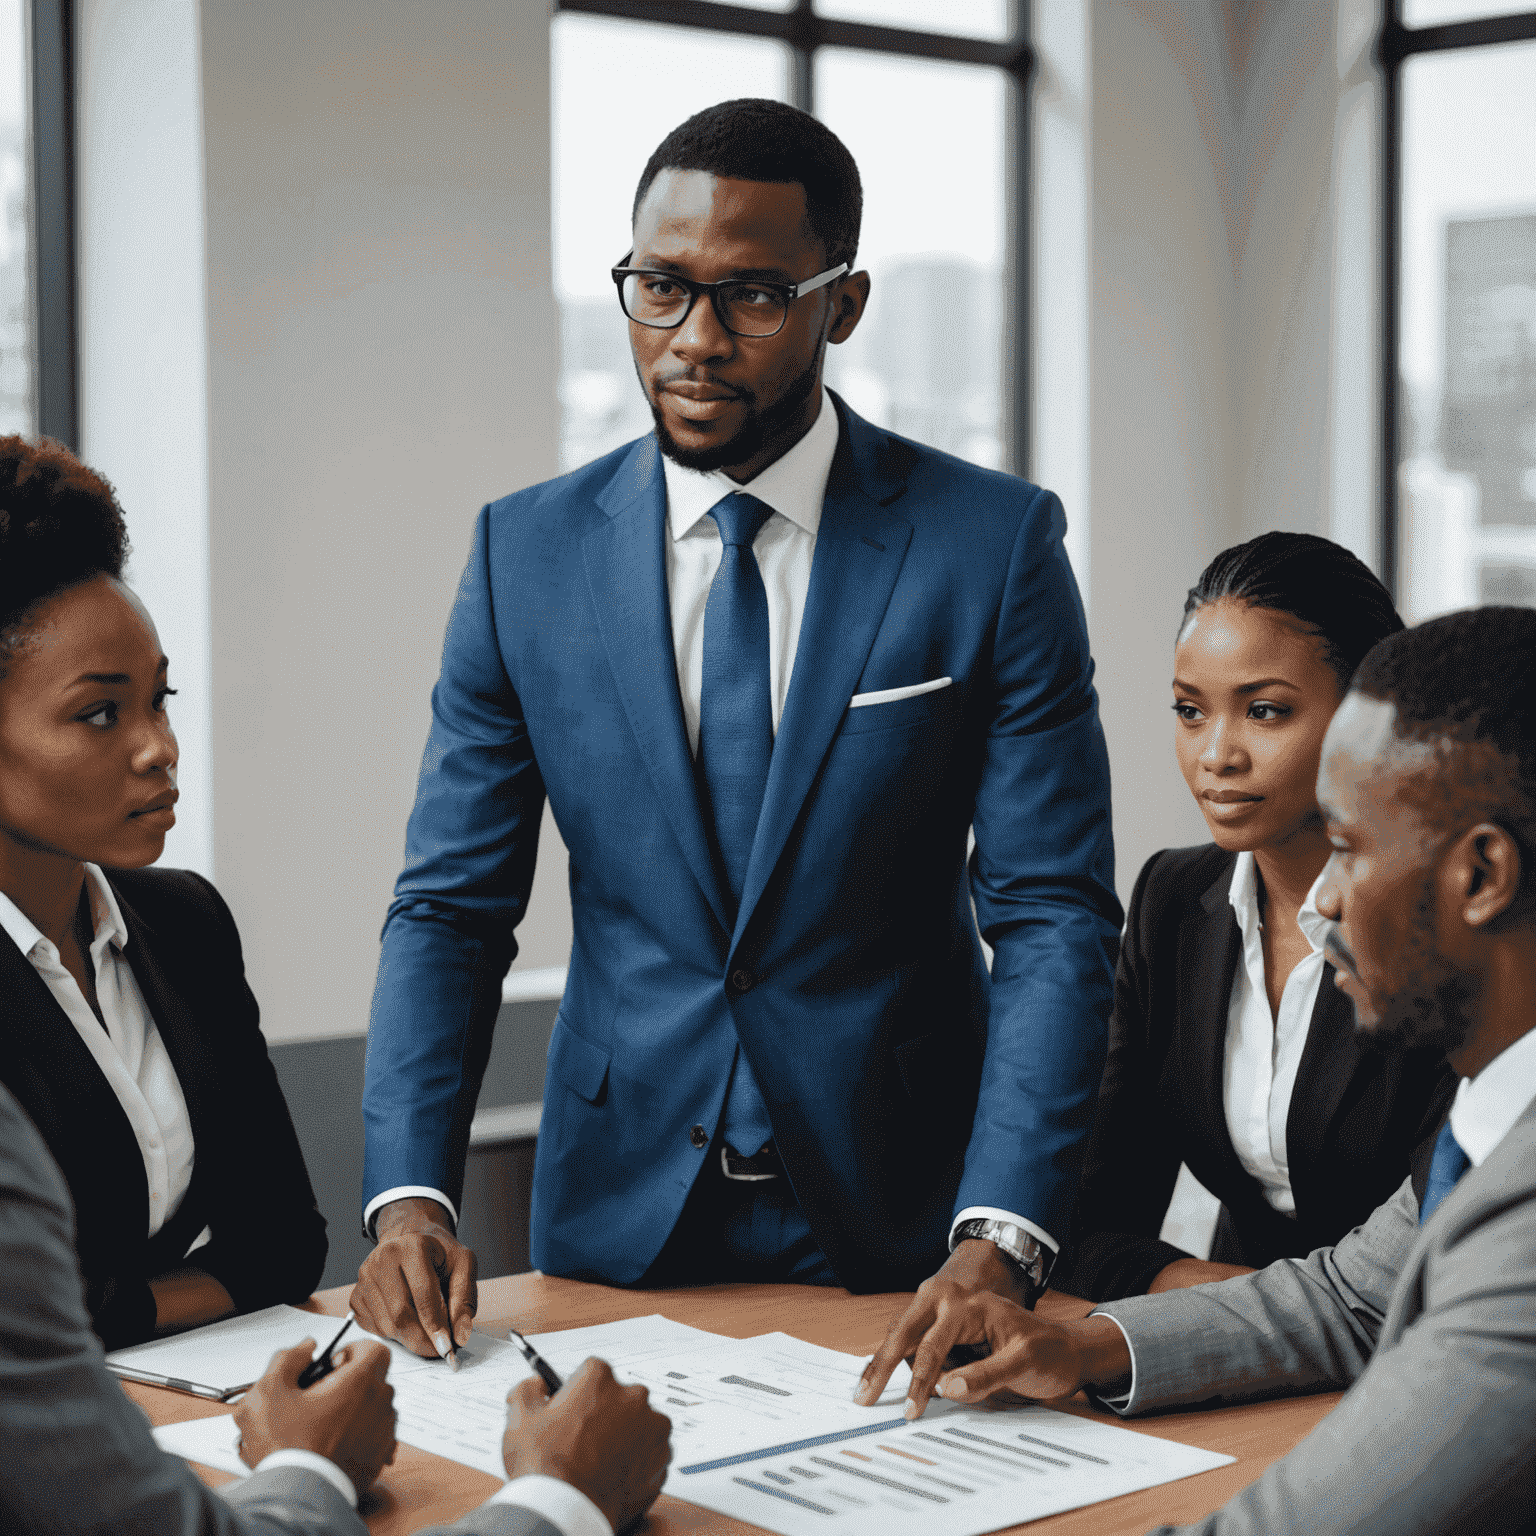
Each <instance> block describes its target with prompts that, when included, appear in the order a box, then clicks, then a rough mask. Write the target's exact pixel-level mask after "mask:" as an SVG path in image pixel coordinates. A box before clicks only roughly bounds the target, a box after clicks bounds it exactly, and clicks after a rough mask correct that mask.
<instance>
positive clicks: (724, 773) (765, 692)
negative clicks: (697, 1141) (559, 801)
mask: <svg viewBox="0 0 1536 1536" xmlns="http://www.w3.org/2000/svg"><path fill="white" fill-rule="evenodd" d="M709 515H710V516H711V517H712V518H714V520H715V523H716V525H717V526H718V527H719V529H720V542H721V544H722V545H723V546H724V547H723V548H722V549H721V551H720V569H719V570H718V571H716V572H715V579H714V581H712V582H711V583H710V587H709V598H708V600H707V601H706V603H705V605H704V673H703V679H702V682H701V686H700V690H699V756H698V777H699V785H700V788H701V790H702V791H703V798H704V800H705V805H706V810H707V812H708V814H707V815H706V816H705V823H706V825H707V826H709V827H710V828H712V830H713V832H714V842H715V852H716V857H717V860H718V864H719V868H720V873H721V875H722V876H723V878H724V883H725V887H726V893H727V895H728V897H729V903H728V905H729V909H730V911H731V912H732V913H734V912H735V910H736V908H737V906H738V905H739V904H740V902H741V892H742V887H743V886H744V885H745V884H746V878H747V863H748V860H749V859H750V858H751V856H752V840H753V838H754V837H755V836H756V834H757V822H758V817H759V815H760V814H761V812H762V808H763V792H764V790H765V789H766V788H767V785H768V764H769V760H770V759H771V758H772V756H773V688H772V681H771V674H770V672H769V668H768V593H767V591H766V590H765V589H764V587H763V577H762V572H761V571H759V570H758V568H757V556H756V555H754V554H753V553H752V543H753V540H754V539H756V538H757V536H758V534H759V533H760V532H761V531H762V527H763V524H764V523H765V522H767V521H768V519H769V518H770V517H771V516H772V515H773V508H772V507H770V506H769V505H768V504H767V503H766V502H762V501H759V500H758V499H757V497H755V496H748V495H747V494H746V493H745V492H744V491H738V492H736V493H735V494H734V495H730V496H727V497H725V499H724V500H722V501H720V502H717V503H716V504H715V505H714V506H713V507H711V508H710V510H709ZM724 1129H725V1139H726V1140H727V1141H728V1142H730V1144H731V1145H732V1146H733V1147H735V1148H736V1150H737V1151H738V1152H742V1153H745V1154H746V1155H747V1156H749V1157H750V1156H751V1155H752V1154H753V1153H755V1152H756V1151H757V1150H758V1149H759V1148H760V1147H762V1146H763V1144H764V1143H765V1142H766V1141H768V1139H769V1138H770V1137H771V1136H772V1135H773V1126H772V1124H771V1123H770V1122H769V1119H768V1110H767V1107H766V1106H765V1105H764V1103H763V1096H762V1093H761V1092H760V1091H759V1089H758V1086H757V1082H756V1080H755V1079H754V1078H753V1076H752V1069H751V1067H750V1066H748V1064H747V1060H746V1057H745V1056H743V1055H742V1054H741V1048H740V1047H739V1046H738V1047H737V1051H736V1064H735V1067H734V1069H733V1071H732V1074H731V1087H730V1092H729V1095H728V1096H727V1099H726V1104H725V1127H724Z"/></svg>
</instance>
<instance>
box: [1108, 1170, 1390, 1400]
mask: <svg viewBox="0 0 1536 1536" xmlns="http://www.w3.org/2000/svg"><path fill="white" fill-rule="evenodd" d="M1418 1220H1419V1208H1418V1202H1417V1201H1416V1200H1415V1199H1414V1195H1413V1189H1412V1186H1411V1184H1410V1183H1409V1181H1408V1180H1406V1179H1405V1180H1404V1181H1403V1184H1402V1186H1401V1188H1399V1189H1398V1191H1397V1193H1396V1194H1395V1195H1394V1196H1393V1197H1392V1198H1391V1199H1390V1200H1388V1201H1387V1202H1386V1203H1385V1204H1383V1205H1379V1206H1377V1208H1376V1209H1375V1210H1374V1211H1373V1212H1372V1213H1371V1216H1370V1218H1369V1220H1367V1221H1366V1223H1365V1224H1364V1225H1363V1226H1360V1227H1356V1228H1355V1230H1354V1231H1353V1232H1350V1233H1348V1234H1346V1235H1345V1236H1344V1237H1343V1238H1342V1239H1340V1241H1339V1242H1338V1243H1336V1244H1334V1246H1333V1247H1331V1248H1319V1249H1317V1250H1316V1251H1315V1252H1313V1253H1312V1254H1310V1255H1309V1256H1308V1257H1307V1258H1306V1259H1281V1260H1280V1261H1279V1262H1278V1263H1275V1264H1271V1265H1270V1266H1269V1267H1268V1268H1267V1269H1262V1270H1259V1271H1258V1272H1257V1273H1256V1274H1252V1275H1240V1276H1238V1277H1237V1278H1236V1279H1233V1280H1223V1281H1221V1282H1219V1283H1217V1284H1213V1285H1197V1286H1191V1287H1190V1288H1188V1289H1187V1290H1179V1291H1163V1292H1161V1293H1159V1294H1158V1295H1156V1296H1133V1297H1127V1298H1126V1299H1125V1300H1123V1301H1111V1302H1105V1303H1104V1304H1103V1305H1101V1306H1100V1307H1098V1308H1097V1309H1096V1310H1097V1311H1099V1312H1101V1313H1106V1314H1108V1315H1109V1316H1111V1317H1113V1318H1114V1319H1115V1321H1116V1322H1118V1323H1119V1324H1120V1326H1121V1327H1122V1328H1124V1330H1125V1332H1126V1336H1127V1338H1128V1339H1129V1340H1130V1345H1131V1351H1132V1354H1133V1355H1134V1357H1135V1361H1136V1373H1135V1383H1134V1390H1133V1392H1132V1394H1131V1396H1130V1398H1129V1400H1128V1401H1126V1402H1123V1403H1112V1404H1107V1405H1106V1406H1110V1407H1113V1408H1114V1409H1115V1411H1116V1412H1119V1413H1123V1414H1138V1413H1147V1412H1150V1411H1153V1410H1156V1409H1165V1408H1175V1407H1178V1408H1189V1407H1194V1406H1197V1405H1200V1404H1205V1405H1210V1406H1215V1405H1217V1404H1227V1403H1242V1402H1251V1401H1254V1400H1255V1399H1259V1398H1267V1397H1288V1396H1296V1395H1298V1394H1301V1393H1306V1392H1329V1391H1337V1390H1339V1389H1341V1388H1344V1387H1348V1386H1349V1385H1350V1384H1351V1383H1352V1382H1354V1381H1356V1380H1358V1379H1359V1377H1360V1376H1361V1374H1362V1373H1363V1372H1364V1370H1365V1368H1366V1366H1367V1364H1368V1362H1369V1361H1370V1359H1371V1354H1372V1351H1373V1350H1374V1349H1375V1347H1376V1340H1377V1339H1378V1338H1379V1337H1380V1334H1381V1325H1382V1322H1383V1320H1384V1319H1385V1317H1386V1314H1387V1303H1388V1301H1389V1299H1390V1297H1391V1295H1392V1288H1393V1286H1394V1285H1395V1284H1396V1281H1397V1277H1398V1274H1399V1273H1400V1271H1401V1270H1402V1267H1403V1260H1404V1258H1405V1257H1406V1255H1407V1253H1408V1250H1409V1248H1410V1247H1412V1245H1413V1242H1414V1239H1415V1238H1416V1237H1417V1235H1418Z"/></svg>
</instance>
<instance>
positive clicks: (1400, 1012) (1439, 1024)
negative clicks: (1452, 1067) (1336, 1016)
mask: <svg viewBox="0 0 1536 1536" xmlns="http://www.w3.org/2000/svg"><path fill="white" fill-rule="evenodd" d="M1329 947H1330V949H1331V950H1332V951H1333V954H1331V955H1330V958H1331V959H1333V960H1334V963H1335V965H1338V964H1339V963H1340V961H1341V960H1342V961H1346V962H1347V969H1348V970H1349V971H1350V972H1351V974H1353V975H1354V977H1355V978H1356V981H1357V982H1358V980H1359V975H1360V973H1359V971H1358V969H1357V968H1356V967H1355V965H1354V963H1353V962H1354V956H1353V955H1351V954H1350V953H1349V951H1348V949H1347V948H1345V946H1344V944H1343V942H1342V941H1341V940H1339V939H1337V937H1334V938H1333V939H1332V941H1331V943H1330V946H1329ZM1398 976H1399V977H1400V980H1399V982H1398V985H1397V986H1396V987H1395V988H1394V990H1393V991H1392V993H1391V995H1390V996H1389V997H1387V998H1385V999H1384V1000H1383V1002H1382V1004H1381V1012H1380V1015H1379V1017H1378V1018H1377V1020H1376V1022H1375V1023H1374V1024H1373V1025H1371V1026H1369V1027H1365V1026H1362V1025H1361V1024H1360V1022H1359V1016H1358V1010H1357V1013H1356V1022H1355V1028H1356V1033H1357V1034H1359V1036H1360V1037H1361V1038H1362V1039H1363V1040H1364V1041H1365V1042H1366V1043H1367V1044H1368V1045H1370V1046H1372V1047H1373V1048H1374V1049H1376V1050H1379V1051H1394V1052H1395V1051H1413V1050H1434V1051H1436V1052H1437V1053H1438V1054H1439V1055H1441V1056H1451V1055H1454V1054H1455V1053H1456V1052H1457V1051H1459V1050H1460V1049H1461V1047H1462V1046H1463V1045H1465V1044H1466V1043H1467V1037H1468V1036H1469V1035H1470V1034H1471V1033H1472V1025H1473V1022H1474V1021H1473V1018H1472V1014H1471V1011H1470V1007H1469V1005H1470V1004H1471V1003H1472V1001H1473V1000H1474V998H1475V997H1476V996H1477V985H1476V982H1475V979H1474V978H1473V977H1472V976H1471V975H1469V974H1468V973H1467V972H1465V971H1462V970H1458V969H1457V968H1456V967H1455V966H1454V965H1452V964H1451V962H1450V961H1449V960H1447V959H1446V958H1445V956H1444V955H1442V954H1441V953H1440V952H1439V951H1438V950H1437V949H1436V948H1435V932H1434V889H1433V887H1432V885H1431V884H1430V883H1429V882H1428V881H1426V882H1425V885H1424V890H1423V893H1422V894H1421V895H1420V897H1419V900H1418V902H1417V903H1416V905H1415V907H1414V912H1413V920H1412V922H1411V923H1410V924H1409V927H1408V932H1407V934H1406V935H1405V936H1404V939H1403V945H1402V949H1401V952H1400V954H1399V957H1398ZM1362 985H1363V984H1362Z"/></svg>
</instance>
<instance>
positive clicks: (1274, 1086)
mask: <svg viewBox="0 0 1536 1536" xmlns="http://www.w3.org/2000/svg"><path fill="white" fill-rule="evenodd" d="M1322 883H1323V877H1322V876H1321V875H1319V876H1318V877H1317V879H1316V880H1315V881H1313V883H1312V889H1311V890H1310V891H1308V892H1307V899H1306V900H1305V901H1304V902H1302V904H1301V910H1300V911H1299V912H1298V913H1297V914H1296V926H1297V927H1298V928H1300V929H1301V931H1302V933H1303V934H1304V935H1305V936H1306V940H1307V943H1308V944H1310V945H1311V946H1312V952H1311V954H1309V955H1307V956H1306V957H1305V958H1304V959H1302V960H1300V961H1298V962H1297V964H1296V968H1295V970H1293V971H1292V972H1291V974H1290V975H1289V976H1288V977H1286V981H1285V990H1284V991H1283V992H1282V993H1281V994H1280V1017H1279V1018H1278V1019H1277V1018H1275V1017H1274V1016H1273V1015H1272V1014H1271V1013H1270V1008H1269V993H1268V991H1267V990H1266V988H1265V985H1264V932H1263V925H1262V924H1261V923H1260V921H1259V871H1258V866H1257V864H1255V862H1254V858H1253V855H1252V854H1251V853H1240V854H1238V856H1237V865H1236V867H1235V868H1234V869H1233V871H1232V884H1231V887H1230V888H1229V890H1228V892H1227V899H1228V900H1229V901H1230V902H1231V903H1232V910H1233V912H1234V913H1235V914H1236V916H1237V926H1238V928H1239V929H1240V930H1241V932H1242V936H1243V963H1242V964H1241V965H1240V966H1238V968H1237V974H1236V975H1235V976H1234V977H1233V978H1232V996H1231V1000H1230V1002H1229V1004H1228V1007H1227V1043H1226V1065H1225V1070H1224V1073H1223V1077H1222V1099H1223V1101H1224V1106H1225V1109H1226V1117H1227V1133H1228V1134H1229V1135H1230V1136H1231V1138H1232V1147H1233V1150H1234V1151H1235V1152H1236V1153H1237V1160H1238V1161H1239V1162H1240V1163H1241V1164H1242V1165H1243V1168H1244V1170H1245V1171H1246V1172H1247V1173H1248V1174H1249V1176H1250V1177H1252V1178H1254V1179H1256V1180H1257V1181H1258V1183H1259V1185H1260V1186H1261V1188H1262V1189H1263V1191H1264V1198H1265V1199H1266V1200H1267V1201H1268V1202H1269V1203H1270V1205H1271V1206H1273V1207H1274V1209H1275V1210H1277V1211H1279V1212H1281V1213H1282V1214H1283V1215H1286V1216H1294V1215H1295V1214H1296V1196H1295V1195H1294V1194H1293V1193H1292V1190H1291V1169H1290V1160H1289V1158H1288V1156H1287V1154H1286V1145H1285V1122H1286V1118H1287V1117H1288V1116H1289V1114H1290V1111H1291V1091H1292V1090H1293V1089H1294V1088H1295V1086H1296V1071H1297V1068H1298V1067H1300V1065H1301V1056H1302V1052H1303V1051H1305V1050H1306V1048H1307V1031H1308V1029H1309V1027H1310V1026H1311V1023H1312V1010H1313V1008H1314V1007H1315V1006H1316V1005H1317V989H1318V987H1319V985H1320V984H1321V982H1322V979H1323V967H1324V965H1325V964H1326V960H1325V958H1324V956H1323V940H1324V938H1325V937H1326V936H1327V933H1328V929H1329V927H1330V924H1329V921H1328V919H1327V918H1326V917H1324V916H1323V915H1322V914H1321V913H1320V912H1319V911H1318V910H1317V893H1318V890H1319V888H1320V887H1321V885H1322Z"/></svg>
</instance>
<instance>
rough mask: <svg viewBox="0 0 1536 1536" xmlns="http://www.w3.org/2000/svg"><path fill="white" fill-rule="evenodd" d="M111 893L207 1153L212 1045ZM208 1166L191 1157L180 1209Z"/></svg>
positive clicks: (128, 954) (141, 927)
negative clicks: (186, 1187) (190, 1175)
mask: <svg viewBox="0 0 1536 1536" xmlns="http://www.w3.org/2000/svg"><path fill="white" fill-rule="evenodd" d="M109 878H110V877H109ZM112 893H113V895H114V896H116V897H117V906H118V910H119V911H120V912H121V913H122V914H123V924H124V926H125V927H126V928H127V930H128V943H127V944H126V945H125V946H124V949H123V958H124V959H126V960H127V962H128V965H129V968H130V969H131V970H132V971H133V977H134V980H135V981H137V982H138V984H139V992H140V993H141V995H142V996H143V998H144V1008H145V1011H146V1012H147V1013H148V1015H149V1019H150V1021H151V1022H152V1023H153V1024H154V1025H155V1027H156V1029H158V1030H159V1032H160V1039H161V1042H162V1043H163V1044H164V1046H165V1053H166V1055H167V1056H169V1057H170V1059H171V1066H172V1067H174V1068H175V1071H176V1079H177V1081H178V1082H179V1083H180V1084H181V1096H182V1098H183V1099H184V1100H185V1101H186V1106H187V1118H188V1120H189V1121H190V1122H191V1125H192V1144H193V1146H194V1147H195V1148H196V1149H198V1151H200V1152H203V1153H206V1152H207V1150H208V1149H209V1148H211V1147H212V1146H213V1145H214V1144H215V1141H216V1135H215V1127H214V1125H213V1124H212V1123H211V1122H210V1119H209V1116H210V1114H211V1113H212V1112H213V1106H214V1105H215V1104H216V1103H217V1095H216V1094H215V1093H214V1092H213V1091H212V1084H211V1082H210V1077H211V1074H212V1070H213V1047H214V1044H215V1042H213V1041H211V1040H209V1039H208V1038H206V1035H205V1033H204V1032H203V1031H202V1030H201V1029H200V1027H199V1024H198V1021H197V1019H196V1017H195V1016H194V1015H193V1012H192V1010H191V1008H190V1007H189V1006H188V1004H187V1001H186V999H185V997H184V996H183V995H182V993H181V992H178V991H177V990H176V989H175V988H174V987H172V986H171V985H170V983H169V982H168V981H167V980H166V978H165V973H164V971H163V970H162V969H161V965H160V962H159V960H158V959H157V957H156V953H155V951H156V948H157V940H158V939H159V937H160V936H159V935H157V934H156V932H155V930H154V929H153V928H152V927H151V926H150V925H149V924H148V923H147V922H145V920H144V919H143V918H142V917H141V916H140V915H139V914H138V912H137V911H136V910H135V909H134V908H133V907H132V906H131V905H130V904H129V902H128V900H127V899H126V898H125V897H124V895H123V893H122V891H121V890H119V889H118V887H117V885H116V884H115V883H114V884H113V886H112ZM210 1162H211V1160H210V1159H209V1158H208V1157H207V1156H197V1155H196V1154H194V1158H193V1164H192V1184H191V1187H190V1188H189V1189H188V1191H187V1195H186V1197H185V1198H184V1199H183V1201H182V1209H185V1208H187V1207H190V1206H191V1205H192V1204H193V1199H192V1196H193V1194H194V1193H195V1192H196V1191H197V1190H198V1186H199V1185H200V1183H201V1182H202V1181H203V1178H204V1177H205V1176H206V1175H207V1174H208V1173H209V1172H210V1171H211V1169H210V1167H209V1165H210ZM198 1226H199V1227H201V1226H202V1223H201V1222H199V1223H198ZM192 1235H193V1236H195V1235H196V1234H195V1233H193V1234H192Z"/></svg>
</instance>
